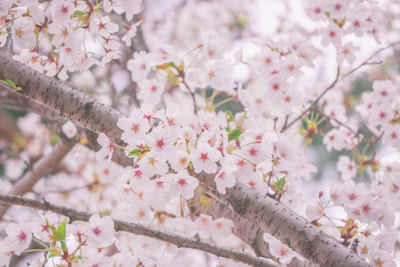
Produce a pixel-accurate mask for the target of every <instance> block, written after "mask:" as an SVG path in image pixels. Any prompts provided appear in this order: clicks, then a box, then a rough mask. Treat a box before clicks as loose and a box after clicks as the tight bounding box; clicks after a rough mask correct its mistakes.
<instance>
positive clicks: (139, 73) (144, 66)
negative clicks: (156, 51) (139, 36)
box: [126, 51, 151, 82]
mask: <svg viewBox="0 0 400 267" xmlns="http://www.w3.org/2000/svg"><path fill="white" fill-rule="evenodd" d="M149 60H150V55H149V54H147V53H146V52H144V51H140V52H135V54H133V58H132V59H130V60H129V61H128V62H127V64H126V67H127V68H128V70H129V71H130V72H132V80H133V81H136V82H142V81H143V80H144V79H146V76H147V74H148V73H149V72H150V70H151V63H150V61H149Z"/></svg>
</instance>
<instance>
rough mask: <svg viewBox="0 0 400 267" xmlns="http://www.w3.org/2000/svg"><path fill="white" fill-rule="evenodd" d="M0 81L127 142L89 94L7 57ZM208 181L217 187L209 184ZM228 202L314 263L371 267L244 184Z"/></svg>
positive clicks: (109, 112) (0, 59) (112, 114)
mask: <svg viewBox="0 0 400 267" xmlns="http://www.w3.org/2000/svg"><path fill="white" fill-rule="evenodd" d="M0 79H9V80H12V81H13V82H14V83H15V84H16V85H17V86H20V87H22V90H21V91H19V92H18V93H19V94H23V95H25V96H27V97H30V98H32V99H34V100H35V101H38V102H40V103H42V104H43V105H46V106H48V107H49V108H50V109H52V110H53V111H54V112H56V113H57V114H60V115H62V116H64V117H68V118H70V119H71V120H72V121H74V122H76V123H78V124H79V125H81V126H83V127H86V128H88V129H91V130H94V131H97V132H103V133H105V134H106V135H107V136H109V137H110V138H111V139H112V140H113V141H114V142H115V141H116V142H121V139H120V136H121V133H122V131H121V130H120V129H119V128H118V127H117V126H116V123H117V120H118V118H120V117H123V116H126V115H124V114H122V113H121V112H118V111H116V110H114V109H112V108H110V107H107V106H104V105H102V104H99V103H98V102H97V101H95V100H94V99H93V98H91V97H89V96H87V95H85V94H84V93H82V92H79V91H78V90H76V89H73V88H71V87H69V86H67V85H64V84H63V83H62V82H59V81H57V80H55V79H54V78H50V77H47V76H45V75H43V74H40V73H38V72H36V71H34V70H32V69H30V68H29V67H27V66H24V65H23V64H21V63H18V62H16V61H14V60H12V59H10V58H9V57H8V56H6V55H4V54H0ZM71 103H72V104H73V106H72V107H70V106H71ZM128 164H129V163H128ZM123 165H126V164H123ZM196 177H197V178H199V180H200V182H202V183H204V184H206V185H207V186H209V187H213V186H214V187H215V184H214V182H213V178H214V177H207V176H205V175H202V174H200V175H196ZM210 178H211V179H210ZM207 180H209V181H211V182H206V181H207ZM226 200H227V202H229V204H230V205H231V206H232V208H233V210H234V211H235V212H236V213H238V214H239V215H240V216H242V217H245V218H247V219H249V220H250V221H252V222H254V223H255V224H256V225H257V226H258V227H260V228H261V229H262V230H263V231H265V232H269V233H271V234H272V235H274V236H275V237H277V238H278V239H280V240H281V241H282V242H283V243H285V244H288V245H289V247H291V248H292V249H293V250H295V251H296V252H298V253H299V254H300V255H302V256H304V257H305V258H307V259H309V260H311V261H312V262H314V263H317V264H321V265H322V266H369V265H368V264H367V263H366V262H365V261H363V260H362V259H361V258H360V257H358V256H357V255H356V254H354V253H353V252H352V251H351V250H350V249H349V248H346V247H344V246H343V245H341V244H340V243H339V242H338V241H336V240H334V239H333V238H331V237H329V236H328V235H327V234H325V233H324V232H322V231H321V230H319V229H317V228H316V227H315V226H313V225H312V224H310V223H308V222H307V221H306V220H305V219H304V218H302V217H301V216H299V215H297V214H296V213H294V212H293V211H291V210H290V209H289V208H287V207H286V206H285V205H283V204H282V203H279V202H278V201H276V200H274V199H271V198H268V197H265V196H262V195H259V194H257V193H256V192H254V191H252V190H251V189H250V188H249V187H248V186H246V185H243V184H241V183H240V182H238V183H237V185H236V186H235V187H233V188H231V189H228V190H227V195H226V196H225V200H224V201H226ZM222 203H224V202H222Z"/></svg>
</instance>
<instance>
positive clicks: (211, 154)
mask: <svg viewBox="0 0 400 267" xmlns="http://www.w3.org/2000/svg"><path fill="white" fill-rule="evenodd" d="M197 146H198V147H197V148H196V149H194V150H193V151H191V153H190V161H191V162H192V164H193V168H194V170H195V171H196V173H199V172H202V171H204V172H206V173H215V172H216V171H217V164H216V162H217V161H218V160H219V159H220V158H221V153H220V152H219V151H218V150H216V149H215V148H213V147H211V146H210V145H208V144H207V143H199V144H198V145H197Z"/></svg>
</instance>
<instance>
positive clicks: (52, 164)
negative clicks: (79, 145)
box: [0, 139, 74, 218]
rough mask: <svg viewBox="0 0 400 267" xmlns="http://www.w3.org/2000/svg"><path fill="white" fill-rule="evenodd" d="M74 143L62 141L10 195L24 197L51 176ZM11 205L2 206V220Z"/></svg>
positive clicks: (14, 187)
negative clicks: (41, 180) (46, 177)
mask: <svg viewBox="0 0 400 267" xmlns="http://www.w3.org/2000/svg"><path fill="white" fill-rule="evenodd" d="M73 146H74V143H73V142H70V141H64V140H62V139H61V140H60V141H59V142H58V144H57V145H56V146H55V147H54V149H53V151H51V152H50V154H48V155H45V156H43V157H42V158H41V159H40V160H38V161H37V162H36V163H35V164H34V165H33V167H32V169H31V170H29V171H28V172H27V173H26V174H25V175H24V177H22V178H21V180H19V181H18V182H17V183H16V184H15V185H14V186H13V188H12V189H11V191H10V192H8V194H11V195H18V196H22V195H24V194H25V193H28V192H30V191H32V188H33V186H34V185H35V184H36V183H37V182H38V181H39V180H40V179H41V178H42V177H44V176H46V175H48V174H50V173H51V172H52V171H53V170H54V169H55V168H56V167H57V165H58V163H59V162H60V161H61V160H62V159H63V158H64V157H65V156H66V155H67V154H68V152H69V151H71V149H72V148H73ZM9 207H10V206H9V205H0V218H1V217H3V215H4V214H5V213H6V212H7V210H8V208H9Z"/></svg>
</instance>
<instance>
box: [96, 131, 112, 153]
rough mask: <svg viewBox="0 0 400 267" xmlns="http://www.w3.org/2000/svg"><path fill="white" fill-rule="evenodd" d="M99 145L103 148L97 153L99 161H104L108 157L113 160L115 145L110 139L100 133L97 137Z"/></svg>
mask: <svg viewBox="0 0 400 267" xmlns="http://www.w3.org/2000/svg"><path fill="white" fill-rule="evenodd" d="M97 143H99V145H101V146H102V148H101V149H100V150H99V151H98V152H97V153H96V157H97V158H98V159H103V158H105V157H108V159H111V158H112V154H113V152H114V148H115V144H114V143H112V142H111V141H110V139H108V137H107V136H106V135H105V134H103V133H100V134H99V136H98V137H97Z"/></svg>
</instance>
